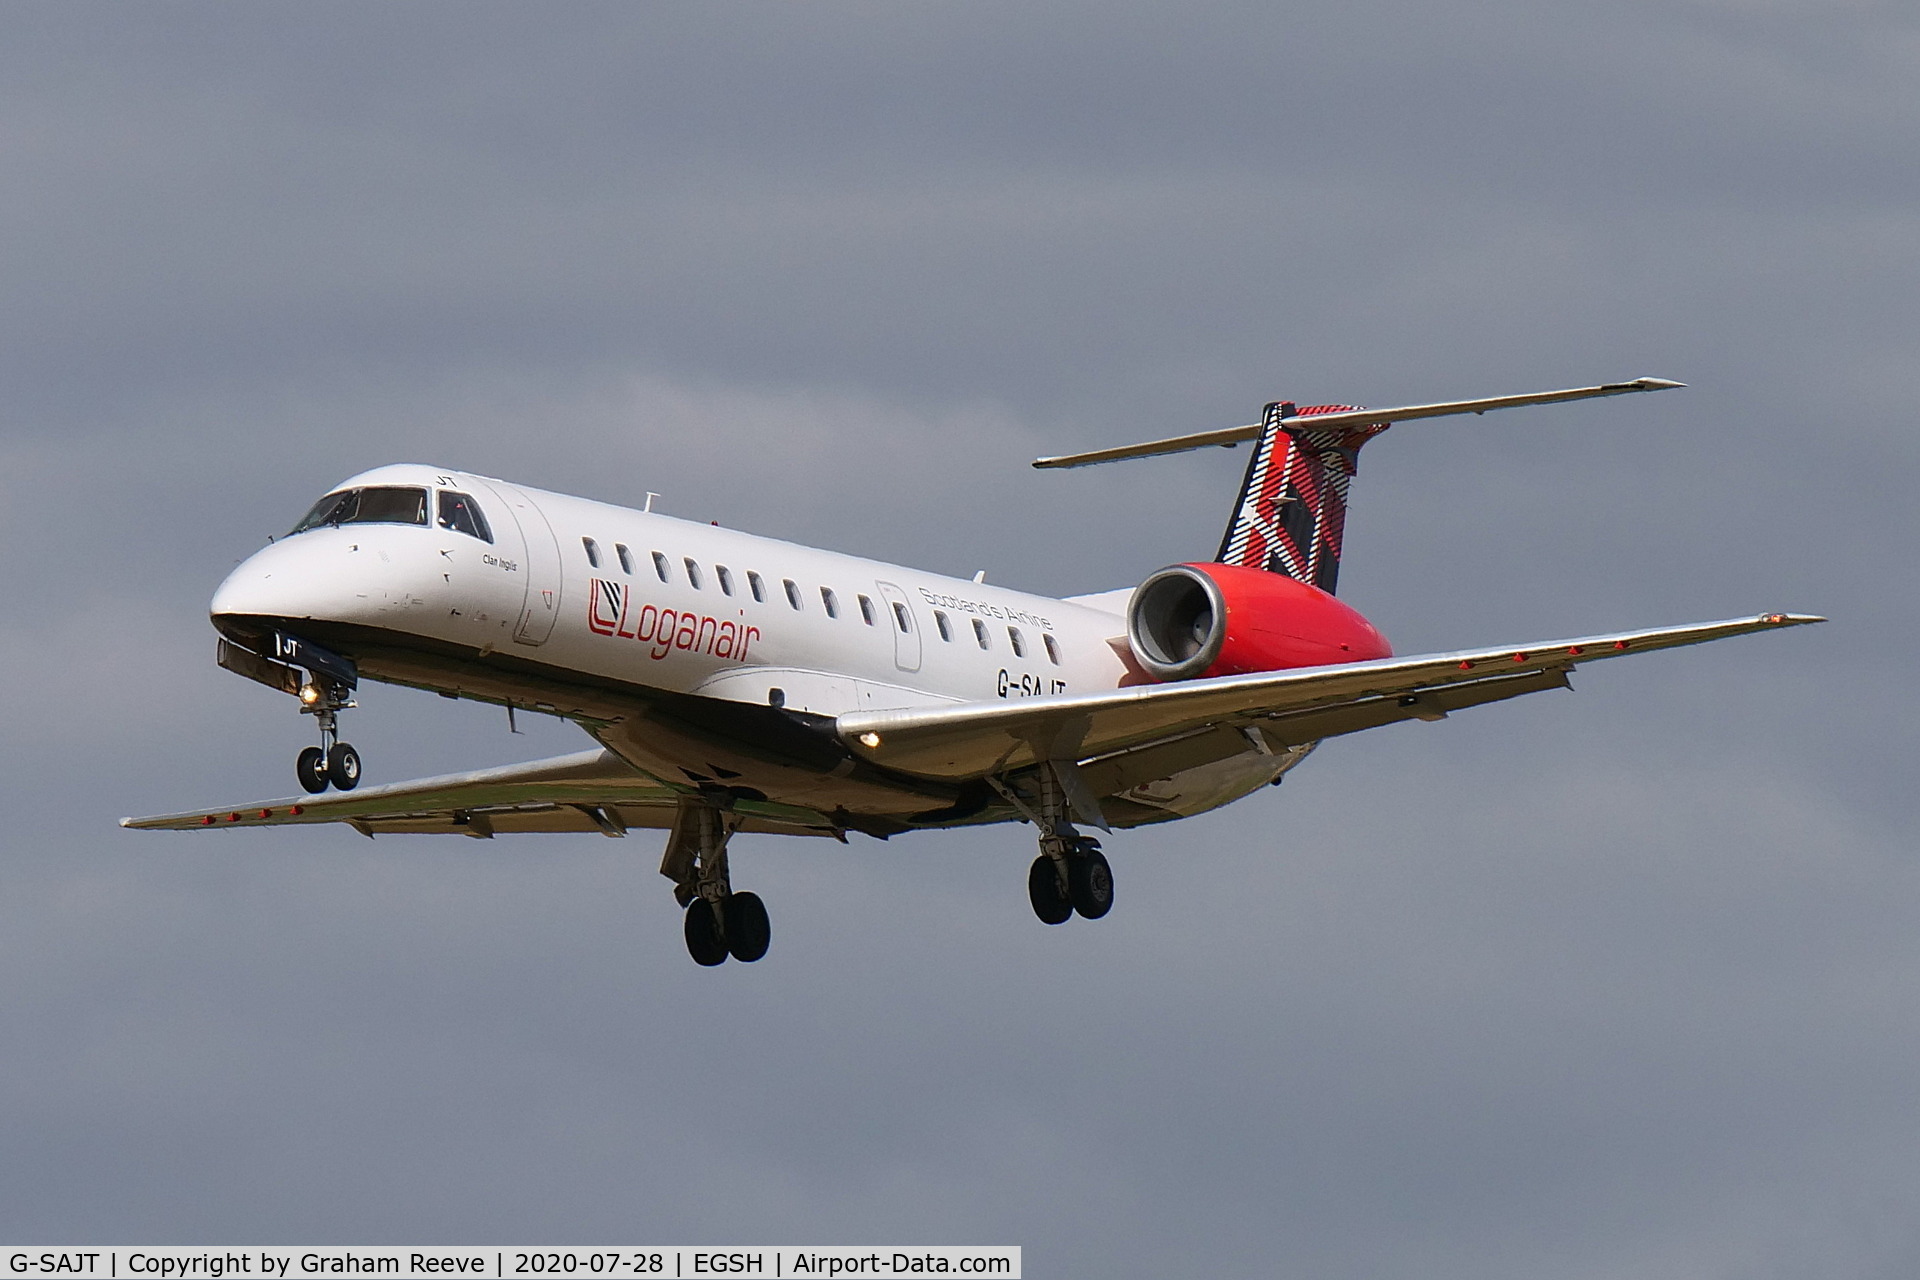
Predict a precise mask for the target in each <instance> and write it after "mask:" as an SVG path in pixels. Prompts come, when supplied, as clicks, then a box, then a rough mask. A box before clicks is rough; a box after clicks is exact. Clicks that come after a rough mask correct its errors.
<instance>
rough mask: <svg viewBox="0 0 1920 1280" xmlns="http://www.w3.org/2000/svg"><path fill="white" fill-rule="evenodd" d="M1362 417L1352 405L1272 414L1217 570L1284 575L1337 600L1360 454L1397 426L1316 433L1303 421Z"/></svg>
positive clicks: (1276, 408) (1284, 405) (1277, 408)
mask: <svg viewBox="0 0 1920 1280" xmlns="http://www.w3.org/2000/svg"><path fill="white" fill-rule="evenodd" d="M1360 411H1361V410H1360V408H1359V406H1358V405H1346V404H1323V405H1315V406H1313V407H1311V408H1307V409H1299V408H1296V407H1294V405H1293V404H1292V403H1291V402H1288V401H1281V402H1280V403H1277V404H1270V405H1268V406H1267V411H1266V415H1265V418H1264V420H1263V421H1262V423H1261V429H1260V442H1259V444H1257V445H1256V446H1255V447H1254V451H1253V457H1252V458H1251V459H1249V460H1248V462H1247V478H1246V483H1245V484H1244V485H1243V486H1242V487H1241V490H1240V501H1239V503H1238V504H1237V505H1236V506H1235V507H1234V509H1233V519H1232V520H1231V521H1229V522H1228V524H1227V533H1226V537H1225V538H1223V539H1221V542H1220V554H1219V556H1218V557H1217V560H1218V562H1219V563H1221V564H1231V565H1239V566H1240V567H1241V568H1245V569H1265V570H1267V571H1268V572H1269V573H1280V574H1285V575H1286V576H1287V577H1289V578H1292V579H1294V580H1296V581H1298V582H1305V583H1309V584H1311V585H1313V586H1316V587H1318V588H1320V590H1322V591H1324V592H1326V593H1327V594H1328V595H1332V594H1333V590H1334V584H1335V583H1336V582H1337V581H1338V579H1339V576H1340V542H1341V537H1342V534H1343V533H1344V531H1345V529H1346V524H1347V490H1348V489H1349V488H1350V487H1351V486H1352V484H1353V475H1354V470H1355V468H1356V466H1357V464H1358V462H1359V458H1360V446H1362V445H1364V444H1365V443H1366V442H1367V441H1369V440H1371V439H1373V437H1375V436H1377V435H1379V434H1380V433H1381V432H1382V431H1385V430H1386V429H1387V428H1388V427H1389V426H1390V425H1392V424H1391V423H1386V422H1369V423H1364V424H1361V425H1359V426H1332V427H1314V426H1311V425H1307V424H1306V423H1305V422H1303V421H1302V420H1303V419H1311V418H1315V417H1322V416H1326V415H1329V414H1340V415H1343V416H1344V415H1348V414H1353V413H1357V412H1360Z"/></svg>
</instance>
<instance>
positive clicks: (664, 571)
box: [653, 551, 673, 582]
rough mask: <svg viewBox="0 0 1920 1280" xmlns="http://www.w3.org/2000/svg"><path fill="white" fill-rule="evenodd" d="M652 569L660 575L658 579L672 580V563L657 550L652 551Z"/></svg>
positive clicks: (663, 580)
mask: <svg viewBox="0 0 1920 1280" xmlns="http://www.w3.org/2000/svg"><path fill="white" fill-rule="evenodd" d="M653 571H654V572H655V573H657V574H659V575H660V581H662V582H672V581H673V565H672V564H671V563H669V562H668V560H667V558H666V557H665V556H663V555H661V554H660V553H659V552H658V551H656V552H654V553H653Z"/></svg>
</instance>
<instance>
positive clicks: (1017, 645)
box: [1007, 627, 1027, 658]
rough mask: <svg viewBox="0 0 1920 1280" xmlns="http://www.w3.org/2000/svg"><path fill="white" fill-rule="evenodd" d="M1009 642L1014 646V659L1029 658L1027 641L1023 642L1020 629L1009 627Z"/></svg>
mask: <svg viewBox="0 0 1920 1280" xmlns="http://www.w3.org/2000/svg"><path fill="white" fill-rule="evenodd" d="M1007 640H1008V642H1009V643H1011V644H1012V645H1013V656H1014V657H1016V658H1024V657H1026V656H1027V644H1026V641H1024V640H1022V639H1021V638H1020V628H1018V627H1008V628H1007Z"/></svg>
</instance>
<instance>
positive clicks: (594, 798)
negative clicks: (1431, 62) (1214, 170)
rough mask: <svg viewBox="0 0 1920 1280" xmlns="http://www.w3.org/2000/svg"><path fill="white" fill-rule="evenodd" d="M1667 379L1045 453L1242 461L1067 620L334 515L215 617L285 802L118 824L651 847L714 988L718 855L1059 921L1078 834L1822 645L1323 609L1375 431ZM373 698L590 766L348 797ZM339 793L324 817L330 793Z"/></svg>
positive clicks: (532, 537) (633, 531) (752, 928)
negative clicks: (1552, 693)
mask: <svg viewBox="0 0 1920 1280" xmlns="http://www.w3.org/2000/svg"><path fill="white" fill-rule="evenodd" d="M1682 385H1684V384H1682V383H1678V382H1672V381H1668V380H1666V379H1660V378H1639V379H1635V380H1632V381H1628V382H1616V383H1603V384H1600V385H1597V386H1589V387H1576V388H1571V389H1567V390H1562V391H1548V392H1537V393H1529V394H1524V395H1508V396H1495V397H1491V398H1486V399H1480V400H1462V401H1447V402H1441V403H1434V404H1421V405H1407V406H1401V407H1398V408H1392V409H1363V408H1360V407H1357V406H1352V405H1317V406H1310V407H1307V408H1300V407H1298V406H1297V405H1295V404H1293V403H1292V402H1288V401H1281V402H1276V403H1273V404H1269V405H1268V406H1267V407H1266V410H1265V412H1264V414H1263V415H1262V418H1261V421H1260V422H1258V423H1255V424H1250V425H1245V426H1239V427H1229V428H1224V429H1219V430H1213V431H1205V432H1199V433H1196V434H1191V435H1185V436H1176V437H1171V438H1168V439H1162V440H1154V441H1149V442H1146V443H1143V444H1135V445H1126V446H1121V447H1117V448H1107V449H1099V450H1094V451H1091V452H1084V453H1077V454H1067V455H1062V456H1058V457H1048V458H1041V459H1038V460H1037V461H1035V462H1034V463H1033V465H1034V466H1035V467H1039V468H1059V467H1077V466H1085V465H1091V464H1095V463H1105V462H1113V461H1119V460H1122V459H1130V458H1142V457H1154V456H1160V455H1166V454H1172V453H1178V452H1182V451H1185V450H1190V449H1199V448H1205V447H1209V446H1231V445H1237V444H1239V443H1242V442H1246V441H1252V442H1254V448H1253V450H1252V451H1251V456H1250V457H1249V459H1248V465H1247V471H1246V476H1245V480H1244V482H1243V484H1242V486H1241V490H1240V493H1239V495H1238V496H1237V498H1236V500H1235V502H1234V506H1233V509H1232V513H1231V518H1230V519H1229V521H1228V525H1227V531H1226V534H1225V537H1224V538H1223V539H1222V542H1221V545H1220V548H1219V550H1218V551H1217V553H1216V554H1215V555H1214V557H1213V559H1211V560H1206V561H1200V560H1195V561H1190V562H1185V563H1180V564H1175V565H1171V566H1168V567H1167V568H1164V569H1160V570H1158V571H1157V572H1154V573H1152V574H1149V575H1148V576H1147V577H1146V578H1145V580H1144V581H1142V582H1141V583H1140V584H1139V585H1138V586H1137V587H1133V588H1130V589H1129V588H1122V589H1120V590H1112V591H1103V592H1098V593H1094V594H1090V595H1078V596H1068V597H1065V598H1061V599H1054V598H1048V597H1043V596H1037V595H1032V594H1029V593H1026V592H1022V591H1015V590H1012V589H1010V588H1006V587H1001V586H998V585H994V584H989V583H987V582H986V581H984V575H983V574H976V575H975V576H974V577H973V578H972V579H971V580H968V579H963V578H951V577H946V576H943V575H940V574H934V573H926V572H923V571H921V570H917V569H911V568H908V567H906V566H904V565H897V564H889V563H886V562H883V561H879V560H868V559H862V558H859V557H855V556H849V555H840V554H837V553H834V552H830V551H823V550H818V549H815V548H811V547H806V546H801V545H798V544H795V543H792V542H783V541H779V540H776V539H772V538H765V537H759V536H756V535H753V534H749V533H744V532H740V531H737V530H733V529H723V528H721V527H719V526H718V524H717V523H715V524H700V523H696V522H692V521H687V520H680V519H675V518H673V517H670V516H667V515H664V514H660V513H657V512H654V511H653V510H651V506H652V499H651V496H650V497H649V499H648V502H647V505H646V507H645V508H643V509H640V510H634V509H632V508H629V507H621V506H614V505H610V504H607V503H603V502H595V501H590V500H588V499H585V498H578V497H570V496H567V495H564V494H558V493H550V492H546V491H544V490H539V489H533V488H529V487H527V486H525V485H519V484H512V483H508V482H507V481H504V480H497V479H494V478H491V477H488V476H482V475H477V474H474V473H471V472H465V471H457V470H452V469H448V468H442V467H433V466H422V465H412V464H401V465H394V466H383V467H379V468H376V469H374V470H371V471H366V472H363V473H361V474H359V475H356V476H354V477H352V478H351V479H348V480H346V481H344V482H342V483H341V484H340V485H338V486H337V487H335V488H333V489H330V490H328V491H327V493H326V494H325V495H324V496H322V497H321V498H320V500H319V501H318V502H316V503H315V504H314V505H313V508H312V509H311V510H310V511H308V512H307V514H306V515H305V516H304V517H302V518H301V520H300V521H299V523H297V524H296V525H295V526H294V527H293V530H292V532H291V533H290V534H288V535H286V536H283V537H280V538H277V539H273V540H270V542H269V544H268V545H267V546H266V547H264V548H262V549H261V550H259V551H257V552H255V553H254V554H253V555H252V556H250V557H249V558H247V559H246V560H245V561H243V562H242V563H241V564H240V565H239V567H238V568H236V569H235V570H234V571H233V572H232V573H231V574H230V575H228V577H227V578H226V580H225V581H224V582H223V583H221V585H220V587H219V589H218V590H217V591H216V592H215V593H214V596H213V601H212V605H211V616H212V622H213V625H214V628H215V629H216V630H217V631H218V633H219V637H218V647H217V652H216V660H217V661H218V663H219V665H220V666H222V667H224V668H226V669H227V670H229V671H232V672H235V673H236V674H239V675H242V676H246V677H248V678H249V679H252V680H255V681H258V682H259V683H261V684H263V685H266V686H267V687H269V688H272V689H275V690H278V691H280V692H282V693H284V694H287V695H290V696H292V697H293V698H295V699H296V701H297V704H298V707H299V710H300V711H301V713H303V714H306V715H311V716H312V717H313V718H314V723H315V727H316V729H317V732H318V739H319V740H318V743H317V744H316V745H313V746H309V747H307V748H306V749H305V750H303V751H301V752H300V754H299V757H298V759H297V760H296V762H295V773H296V775H297V777H298V778H299V781H300V784H301V787H302V789H303V791H304V792H305V795H304V796H303V797H297V798H293V799H276V800H265V801H250V802H248V803H246V804H237V805H223V806H219V807H217V808H213V809H205V810H197V811H193V812H188V813H176V814H166V815H161V816H156V817H148V818H127V819H123V820H122V825H123V826H127V827H134V828H140V829H147V830H153V829H169V830H182V829H198V830H204V829H208V828H220V829H232V828H246V827H260V826H280V825H304V824H315V823H343V824H346V825H347V826H350V827H352V828H353V829H355V830H356V831H358V832H360V833H361V834H362V835H365V836H369V837H371V836H374V835H384V834H388V833H401V832H424V833H458V834H462V835H466V836H470V837H474V838H478V839H490V838H492V837H494V836H495V835H499V834H507V833H520V832H551V831H561V832H585V833H591V832H599V833H601V834H603V835H606V836H613V837H623V836H625V835H627V834H628V832H629V831H631V830H634V829H636V828H655V829H664V830H665V831H666V832H667V839H666V850H665V854H664V856H663V858H662V861H661V864H660V872H661V874H662V875H663V876H665V877H666V878H667V879H669V880H671V881H672V883H673V893H674V896H675V899H676V901H677V902H678V903H679V904H680V906H681V907H682V908H683V932H684V935H685V941H686V945H687V950H688V952H689V954H690V955H691V956H692V958H693V959H694V961H695V962H697V963H698V964H701V965H704V966H715V965H719V964H722V963H724V962H725V961H726V960H727V959H728V958H729V957H731V958H733V959H735V960H739V961H746V962H751V961H755V960H758V959H760V958H761V957H762V956H764V955H765V954H766V952H767V949H768V946H769V944H770V942H771V936H772V934H771V926H770V924H769V921H768V915H767V910H766V906H765V904H764V903H763V902H762V901H761V899H760V897H759V896H758V895H757V894H755V893H753V892H752V891H750V890H740V891H735V890H734V889H733V887H732V879H731V875H730V873H729V868H728V862H727V847H728V842H729V840H730V839H731V838H732V837H733V836H734V835H736V834H737V833H739V832H743V831H745V832H756V833H773V834H781V835H792V836H821V837H832V838H836V839H839V840H841V841H843V842H844V841H845V840H846V839H847V836H848V834H849V833H860V834H863V835H867V836H874V837H878V838H880V839H883V840H884V839H888V838H890V837H893V836H897V835H902V834H905V833H908V832H913V831H918V830H926V829H935V828H950V827H964V826H977V825H984V824H988V823H1004V822H1014V821H1019V822H1023V823H1027V824H1030V825H1031V826H1032V827H1033V828H1034V831H1035V833H1036V834H1037V837H1038V841H1039V847H1040V848H1039V854H1038V856H1037V857H1036V858H1035V859H1034V861H1033V864H1032V866H1031V867H1030V868H1029V872H1028V877H1027V892H1028V899H1029V902H1030V904H1031V906H1032V908H1033V912H1034V914H1035V915H1036V916H1037V917H1038V918H1039V919H1040V920H1042V921H1043V922H1045V923H1047V924H1049V925H1057V924H1061V923H1064V922H1066V921H1067V920H1068V919H1069V918H1071V917H1072V916H1074V915H1079V916H1080V917H1082V918H1083V919H1089V920H1091V919H1098V918H1100V917H1102V916H1104V915H1106V914H1107V912H1108V911H1109V910H1110V909H1111V907H1112V905H1113V901H1114V881H1113V872H1112V867H1111V865H1110V863H1109V862H1108V860H1107V858H1106V855H1105V854H1104V853H1103V851H1102V846H1101V843H1100V839H1099V838H1098V837H1096V836H1093V835H1090V834H1088V829H1092V830H1097V831H1099V832H1101V833H1103V834H1105V835H1107V836H1108V837H1109V838H1110V837H1111V835H1112V833H1113V831H1114V830H1116V829H1119V830H1126V829H1130V828H1133V827H1140V826H1146V825H1150V824H1154V823H1160V822H1169V821H1174V820H1177V819H1180V818H1185V817H1190V816H1192V815H1194V814H1198V813H1204V812H1207V811H1209V810H1212V809H1217V808H1219V807H1220V806H1222V805H1226V804H1229V803H1232V802H1233V801H1236V800H1239V799H1242V798H1243V797H1246V796H1248V795H1251V794H1252V793H1253V792H1255V791H1258V790H1259V789H1260V788H1262V787H1265V786H1268V785H1276V784H1278V783H1279V782H1280V781H1281V780H1282V779H1283V778H1284V777H1285V776H1286V775H1287V773H1288V772H1289V771H1291V770H1292V769H1294V768H1295V767H1296V766H1298V765H1299V764H1300V763H1301V762H1302V761H1303V760H1305V759H1306V757H1307V756H1308V755H1309V754H1310V753H1311V752H1312V751H1313V750H1314V748H1315V747H1316V746H1317V745H1318V744H1319V743H1320V742H1321V741H1323V740H1325V739H1327V738H1330V737H1336V736H1339V735H1342V734H1348V733H1356V732H1359V731H1361V730H1365V729H1372V728H1377V727H1379V726H1382V725H1387V724H1392V723H1396V722H1400V721H1405V720H1423V721H1438V720H1443V719H1445V718H1447V717H1448V716H1449V715H1450V714H1452V713H1453V712H1455V711H1461V710H1464V709H1466V708H1469V707H1476V706H1481V705H1485V704H1488V703H1493V702H1499V701H1503V700H1505V699H1508V698H1514V697H1519V696H1521V695H1523V694H1529V693H1536V692H1539V691H1542V690H1546V689H1563V688H1570V687H1571V685H1570V682H1569V678H1568V677H1569V673H1570V672H1571V671H1572V670H1573V668H1574V667H1576V666H1579V665H1581V664H1583V663H1587V662H1596V661H1599V660H1602V659H1606V658H1614V657H1620V656H1623V655H1628V654H1636V653H1645V652H1650V651H1652V650H1656V649H1666V648H1671V647H1674V646H1678V645H1690V644H1698V643H1701V642H1704V641H1709V640H1719V639H1724V638H1726V637H1729V636H1736V635H1741V634H1745V633H1748V632H1754V631H1766V630H1775V629H1779V628H1782V627H1790V626H1797V625H1801V624H1805V623H1811V622H1820V621H1823V619H1821V618H1818V617H1814V616H1811V615H1804V614H1788V613H1764V614H1759V615H1756V616H1752V617H1745V618H1735V619H1730V620H1726V621H1719V622H1705V623H1697V624H1693V625H1689V626H1678V627H1663V628H1655V629H1645V630H1636V631H1621V632H1615V633H1611V634H1606V635H1595V636H1583V637H1577V638H1573V639H1561V640H1549V641H1541V642H1534V643H1525V644H1507V645H1497V646H1493V647H1489V648H1479V649H1470V650H1462V651H1458V652H1448V653H1429V654H1421V655H1418V656H1415V657H1396V656H1394V654H1393V650H1392V648H1391V646H1390V645H1389V644H1388V642H1387V639H1386V637H1385V636H1383V635H1381V634H1380V632H1379V630H1378V629H1377V628H1375V627H1374V626H1373V624H1372V623H1370V622H1368V621H1367V619H1366V618H1365V617H1363V616H1362V615H1361V614H1360V613H1359V612H1358V611H1357V610H1355V609H1353V608H1352V607H1350V606H1349V605H1347V604H1345V603H1344V602H1342V601H1341V600H1340V599H1338V598H1337V596H1336V595H1335V588H1336V585H1337V581H1338V574H1339V568H1340V553H1341V545H1342V541H1343V534H1344V529H1345V522H1346V507H1347V497H1348V492H1349V488H1350V485H1351V483H1352V480H1353V476H1354V473H1355V469H1356V465H1357V461H1358V457H1359V453H1360V449H1361V448H1362V446H1364V445H1365V444H1366V443H1367V442H1368V441H1369V440H1371V439H1373V438H1374V437H1375V436H1377V435H1379V434H1380V433H1381V432H1383V431H1385V430H1387V429H1388V428H1389V427H1390V426H1391V425H1392V424H1394V423H1396V422H1406V421H1414V420H1420V419H1425V418H1438V417H1446V416H1452V415H1462V414H1483V413H1486V412H1489V411H1491V410H1496V409H1508V408H1518V407H1522V406H1528V405H1544V404H1554V403H1561V402H1566V401H1575V400H1584V399H1589V398H1594V397H1601V396H1617V395H1626V394H1634V393H1642V392H1650V391H1664V390H1669V389H1672V388H1675V387H1679V386H1682ZM362 680H373V681H379V682H384V683H389V684H398V685H405V686H409V687H413V688H418V689H427V690H432V691H433V692H435V693H438V694H441V695H442V696H444V697H448V698H466V699H477V700H480V701H484V702H490V703H495V704H499V705H503V706H505V708H506V709H507V715H508V718H509V721H510V722H511V721H512V718H513V717H514V716H515V714H516V712H519V711H533V712H541V713H546V714H549V715H554V716H559V717H564V718H566V719H568V720H571V721H573V722H575V723H576V724H578V725H580V726H581V727H582V728H583V729H585V730H586V731H587V733H588V734H589V735H591V736H592V737H593V738H594V739H596V740H597V742H598V744H599V745H598V746H597V748H594V749H589V750H586V751H582V752H579V753H576V754H571V755H564V756H559V757H556V758H553V759H547V760H536V761H532V762H529V763H525V764H516V765H508V766H505V767H501V768H491V769H481V770H476V771H473V772H468V773H458V774H451V775H446V776H441V777H432V778H422V779H416V780H413V781H407V782H398V783H391V784H386V785H380V786H369V787H366V788H364V789H363V788H360V787H359V782H360V779H361V762H360V756H359V753H358V752H357V751H356V750H355V749H354V747H353V746H351V745H350V744H348V743H347V742H345V741H343V740H341V738H340V736H339V716H340V714H341V713H342V712H344V711H346V710H347V709H349V708H351V707H352V706H354V705H355V704H354V696H355V694H356V691H357V689H358V687H359V684H360V682H361V681H362ZM328 791H331V792H332V794H331V795H328V794H326V793H327V792H328Z"/></svg>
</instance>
